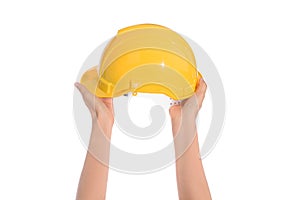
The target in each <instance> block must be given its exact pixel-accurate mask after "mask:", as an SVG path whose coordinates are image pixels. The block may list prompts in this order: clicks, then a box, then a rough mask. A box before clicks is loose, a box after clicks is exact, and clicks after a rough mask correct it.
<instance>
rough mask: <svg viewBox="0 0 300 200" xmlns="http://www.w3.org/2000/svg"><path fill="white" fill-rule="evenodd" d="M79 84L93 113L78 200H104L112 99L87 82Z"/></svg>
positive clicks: (77, 85) (111, 120)
mask: <svg viewBox="0 0 300 200" xmlns="http://www.w3.org/2000/svg"><path fill="white" fill-rule="evenodd" d="M75 86H76V87H77V88H78V90H79V91H80V92H81V94H82V97H83V99H84V102H85V104H86V105H87V107H88V109H89V110H90V112H91V116H92V133H91V137H90V142H89V146H88V151H87V154H86V158H85V162H84V166H83V169H82V172H81V176H80V181H79V184H78V189H77V197H76V199H77V200H104V199H105V196H106V188H107V179H108V171H109V168H108V166H107V164H108V163H109V150H110V145H109V144H110V143H109V142H108V141H110V138H111V131H112V125H113V121H114V119H113V106H112V99H108V98H107V99H100V98H97V97H95V96H94V95H93V94H91V93H90V92H89V91H88V90H87V89H86V88H85V87H84V86H83V85H81V84H78V83H76V84H75Z"/></svg>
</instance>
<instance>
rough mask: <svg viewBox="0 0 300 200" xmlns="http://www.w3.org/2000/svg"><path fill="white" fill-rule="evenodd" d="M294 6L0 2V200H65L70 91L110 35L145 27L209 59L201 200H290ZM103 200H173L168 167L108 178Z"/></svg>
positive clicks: (74, 175)
mask: <svg viewBox="0 0 300 200" xmlns="http://www.w3.org/2000/svg"><path fill="white" fill-rule="evenodd" d="M299 8H300V7H299V5H298V1H296V0H295V1H292V0H285V1H277V0H275V1H274V0H273V1H271V0H270V1H268V0H253V1H241V0H239V1H238V0H236V1H234V0H229V1H217V0H212V1H189V0H186V1H161V0H160V1H156V0H153V1H106V3H104V2H103V3H101V2H100V1H81V2H78V1H48V2H43V1H1V3H0V29H1V30H0V35H1V37H0V75H1V76H0V91H1V98H0V102H1V103H0V120H1V121H0V123H1V125H0V133H1V139H0V159H1V165H0V169H1V170H0V199H5V200H6V199H51V200H53V199H62V200H65V199H75V195H76V189H77V184H78V180H79V176H80V172H81V169H82V165H83V161H84V157H85V149H84V148H83V146H82V144H81V143H80V140H79V138H78V136H77V133H76V130H75V127H74V123H73V116H72V95H73V90H74V88H73V82H74V81H75V79H76V75H77V73H78V70H79V69H80V67H81V65H82V63H83V61H84V60H85V58H86V57H87V56H88V54H89V53H90V52H91V51H92V50H93V49H94V48H95V47H96V46H98V45H99V44H101V43H102V42H103V41H104V40H106V39H108V38H110V37H111V36H113V35H114V34H115V33H116V30H118V29H120V28H122V27H126V26H129V25H133V24H138V23H157V24H161V25H165V26H167V27H170V28H172V29H174V30H176V31H177V32H180V33H183V34H185V35H187V36H189V37H190V38H192V39H193V40H194V41H196V42H197V43H198V44H200V46H202V48H204V50H205V51H206V52H207V53H208V54H209V55H210V57H211V58H212V59H213V61H214V63H215V64H216V66H217V68H218V70H219V73H220V75H221V77H222V80H223V83H224V87H225V92H226V98H227V102H226V104H227V114H226V122H225V126H224V129H223V135H222V137H221V139H220V141H219V143H218V145H217V146H216V148H215V149H214V151H213V152H212V153H211V154H210V155H209V156H208V157H207V158H206V159H205V160H204V161H203V162H204V167H205V171H206V175H207V179H208V182H209V185H210V189H211V193H212V196H213V199H215V200H221V199H228V200H233V199H237V200H241V199H243V200H244V199H245V200H247V199H251V200H253V199H263V200H265V199H300V193H299V191H297V189H299V185H300V181H299V180H300V172H299V169H300V162H299V152H300V145H299V142H300V140H299V138H300V137H299V134H300V128H299V121H300V114H299V113H300V106H299V102H300V95H299V86H300V81H299V72H300V71H299V67H300V59H299V54H300V39H299V38H300V37H299V35H300V26H299V24H300V23H299V19H300V12H299ZM107 197H108V198H107V199H113V200H115V199H130V200H133V199H146V200H147V199H176V198H177V191H176V182H175V171H174V166H172V167H170V168H167V169H165V170H163V171H160V172H158V173H154V174H148V175H141V176H133V175H126V174H121V173H117V172H114V171H111V172H110V177H109V185H108V194H107Z"/></svg>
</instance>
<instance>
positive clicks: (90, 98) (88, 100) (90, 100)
mask: <svg viewBox="0 0 300 200" xmlns="http://www.w3.org/2000/svg"><path fill="white" fill-rule="evenodd" d="M75 86H76V88H77V89H78V90H79V92H80V93H81V95H82V98H83V100H84V102H85V104H86V105H87V107H88V108H89V109H90V110H91V111H95V110H96V109H95V106H100V107H102V106H103V105H102V104H101V103H99V102H98V101H96V96H95V95H94V94H92V93H91V92H90V91H89V90H88V89H87V88H86V87H85V86H84V85H82V84H80V83H78V82H76V83H75Z"/></svg>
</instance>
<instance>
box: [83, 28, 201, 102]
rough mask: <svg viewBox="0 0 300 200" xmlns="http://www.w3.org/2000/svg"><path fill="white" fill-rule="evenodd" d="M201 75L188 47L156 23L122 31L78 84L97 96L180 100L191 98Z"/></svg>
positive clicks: (174, 34)
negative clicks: (152, 95)
mask: <svg viewBox="0 0 300 200" xmlns="http://www.w3.org/2000/svg"><path fill="white" fill-rule="evenodd" d="M200 78H201V74H200V73H199V72H198V71H197V66H196V61H195V57H194V54H193V51H192V49H191V47H190V46H189V44H188V43H187V42H186V41H185V40H184V39H183V38H182V37H181V36H180V35H179V34H177V33H176V32H174V31H172V30H171V29H169V28H166V27H164V26H160V25H155V24H139V25H134V26H130V27H126V28H123V29H121V30H119V31H118V33H117V35H116V36H115V37H114V38H113V39H112V40H111V41H110V42H109V43H108V45H107V46H106V48H105V50H104V52H103V54H102V58H101V62H100V64H99V66H95V67H92V68H90V69H89V70H88V71H86V72H85V73H84V74H83V76H82V77H81V80H80V82H81V83H82V84H83V85H85V86H86V87H87V88H88V89H89V91H90V92H92V93H94V94H95V95H96V96H98V97H117V96H121V95H123V94H127V93H128V92H132V93H133V95H136V94H137V93H138V92H143V93H160V94H165V95H167V96H169V97H170V98H172V99H175V100H180V99H185V98H188V97H190V96H192V95H193V93H194V91H195V87H196V84H197V81H198V80H199V79H200Z"/></svg>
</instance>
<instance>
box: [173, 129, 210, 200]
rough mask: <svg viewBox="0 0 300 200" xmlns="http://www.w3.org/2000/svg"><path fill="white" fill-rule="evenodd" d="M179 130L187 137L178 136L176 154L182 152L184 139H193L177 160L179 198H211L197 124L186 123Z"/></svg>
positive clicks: (204, 199) (189, 199)
mask: <svg viewBox="0 0 300 200" xmlns="http://www.w3.org/2000/svg"><path fill="white" fill-rule="evenodd" d="M179 131H183V133H181V134H179V135H183V136H186V138H178V140H177V141H176V142H175V152H176V154H178V153H179V152H182V148H183V146H185V145H186V144H185V145H182V143H181V141H182V140H183V143H186V142H188V141H192V143H191V145H190V146H189V147H188V149H186V150H185V152H184V154H183V155H182V156H181V157H179V159H177V161H176V177H177V187H178V194H179V199H180V200H194V199H195V200H211V196H210V192H209V188H208V184H207V181H206V177H205V173H204V169H203V166H202V161H201V159H200V152H199V145H198V137H197V131H196V125H195V124H194V123H185V124H183V125H182V128H181V129H180V130H179ZM191 131H194V132H191ZM193 133H194V134H193Z"/></svg>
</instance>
